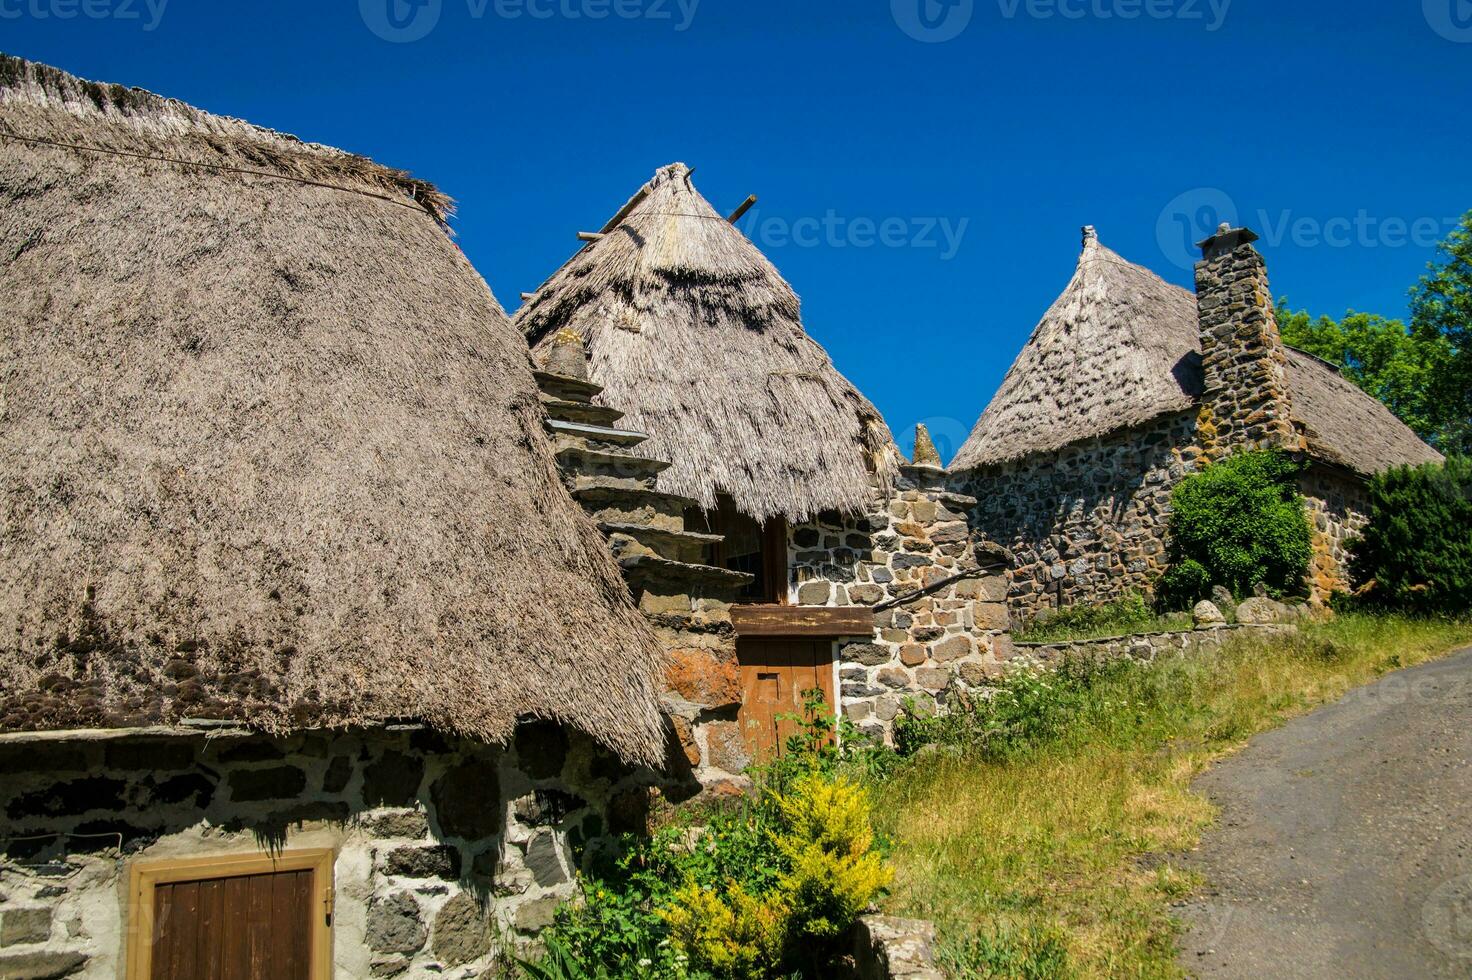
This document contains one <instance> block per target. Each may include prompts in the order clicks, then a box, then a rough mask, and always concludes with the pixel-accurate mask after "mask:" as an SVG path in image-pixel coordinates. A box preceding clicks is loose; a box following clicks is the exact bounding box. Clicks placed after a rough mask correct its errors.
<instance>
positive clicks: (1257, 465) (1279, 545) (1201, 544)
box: [1160, 450, 1313, 609]
mask: <svg viewBox="0 0 1472 980" xmlns="http://www.w3.org/2000/svg"><path fill="white" fill-rule="evenodd" d="M1302 469H1303V467H1302V464H1300V463H1298V462H1296V461H1294V460H1293V459H1292V458H1290V457H1289V456H1288V455H1287V454H1286V453H1282V452H1279V451H1277V450H1261V451H1257V452H1248V453H1239V454H1238V455H1235V456H1229V457H1228V458H1226V459H1223V460H1221V461H1220V462H1217V463H1213V464H1212V465H1210V466H1208V467H1207V468H1206V469H1204V470H1202V471H1201V472H1200V473H1196V474H1193V475H1191V476H1188V477H1187V478H1186V479H1184V480H1182V481H1181V482H1180V484H1178V485H1177V486H1176V488H1175V491H1174V492H1173V493H1172V494H1171V507H1172V513H1171V518H1170V555H1169V558H1170V565H1171V567H1170V570H1169V571H1168V572H1167V573H1166V574H1165V577H1164V578H1163V579H1162V581H1161V594H1160V598H1161V601H1162V603H1164V604H1165V605H1167V606H1168V607H1170V608H1178V609H1184V608H1189V607H1190V606H1191V605H1192V604H1193V603H1195V602H1198V601H1200V600H1201V599H1205V598H1207V597H1208V596H1209V594H1210V591H1211V588H1212V587H1213V586H1217V585H1222V586H1226V587H1227V588H1228V589H1230V590H1231V592H1232V594H1233V595H1235V596H1237V597H1238V598H1242V597H1245V596H1249V595H1251V594H1252V593H1253V592H1254V591H1255V590H1256V589H1257V587H1258V586H1259V585H1261V586H1264V587H1266V588H1267V590H1268V592H1269V593H1270V594H1272V595H1275V596H1277V597H1280V598H1281V597H1283V596H1296V595H1301V594H1302V593H1303V589H1304V578H1305V576H1306V575H1307V573H1308V564H1309V560H1310V558H1312V556H1313V532H1312V529H1311V528H1310V527H1309V522H1308V515H1307V513H1306V512H1305V511H1304V504H1303V497H1302V496H1301V495H1300V494H1299V492H1298V475H1299V473H1301V472H1302Z"/></svg>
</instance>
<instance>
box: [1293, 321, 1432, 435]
mask: <svg viewBox="0 0 1472 980" xmlns="http://www.w3.org/2000/svg"><path fill="white" fill-rule="evenodd" d="M1278 329H1279V331H1280V332H1281V333H1282V335H1283V341H1284V343H1287V344H1289V345H1291V346H1293V347H1297V348H1298V349H1299V350H1303V351H1307V352H1308V353H1310V354H1314V355H1316V356H1318V357H1322V358H1323V359H1324V360H1326V361H1329V362H1330V363H1331V364H1335V365H1337V366H1338V367H1339V368H1340V369H1341V370H1342V371H1343V372H1344V376H1345V377H1346V378H1348V379H1349V380H1351V381H1353V382H1354V383H1355V384H1356V385H1359V387H1361V388H1363V389H1364V390H1365V391H1367V392H1369V393H1370V394H1371V395H1373V396H1374V397H1376V398H1378V399H1380V401H1382V402H1384V403H1385V405H1386V407H1388V408H1389V409H1390V410H1391V411H1392V412H1394V413H1395V415H1396V417H1398V418H1399V419H1400V420H1401V421H1402V422H1404V423H1405V424H1406V425H1408V426H1410V427H1411V428H1412V429H1414V430H1415V432H1416V434H1417V435H1419V436H1420V437H1421V438H1422V439H1425V440H1427V441H1428V442H1439V441H1441V440H1442V439H1444V438H1445V436H1446V429H1447V426H1448V422H1449V420H1448V417H1447V409H1446V402H1445V400H1444V398H1443V397H1442V395H1441V391H1440V389H1441V387H1442V384H1441V378H1442V377H1443V376H1444V375H1445V373H1446V372H1447V370H1448V364H1449V362H1450V360H1451V356H1452V346H1451V344H1450V343H1449V342H1448V341H1447V339H1446V338H1445V337H1443V336H1441V335H1440V334H1437V333H1435V332H1432V331H1411V330H1408V329H1407V328H1406V325H1405V324H1404V323H1402V322H1401V321H1399V320H1387V319H1385V318H1384V317H1383V316H1377V315H1376V314H1374V313H1356V312H1354V311H1353V310H1351V311H1349V312H1348V313H1346V314H1345V315H1344V319H1342V320H1334V319H1333V318H1331V317H1327V316H1321V317H1319V318H1318V319H1317V320H1315V319H1313V318H1312V317H1310V316H1309V314H1308V312H1307V311H1302V310H1301V311H1299V312H1297V313H1294V312H1292V311H1291V310H1290V309H1289V308H1288V301H1287V300H1280V301H1279V303H1278Z"/></svg>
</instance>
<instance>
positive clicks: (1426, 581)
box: [1352, 457, 1472, 613]
mask: <svg viewBox="0 0 1472 980" xmlns="http://www.w3.org/2000/svg"><path fill="white" fill-rule="evenodd" d="M1352 549H1353V555H1354V562H1353V575H1354V580H1355V584H1356V585H1357V586H1359V587H1360V588H1361V589H1362V590H1363V594H1364V595H1365V597H1366V599H1367V600H1369V601H1370V602H1372V603H1378V604H1381V605H1386V606H1391V607H1394V608H1398V609H1403V610H1409V611H1414V612H1438V613H1466V612H1468V611H1469V610H1472V460H1469V459H1466V458H1458V457H1452V458H1451V459H1449V460H1447V462H1446V464H1445V465H1438V464H1428V465H1426V466H1417V467H1399V468H1397V469H1393V470H1390V471H1389V472H1386V473H1382V474H1380V475H1379V476H1377V477H1375V478H1374V479H1372V480H1371V481H1370V525H1369V527H1368V528H1366V529H1365V533H1364V535H1363V537H1361V538H1360V539H1359V540H1358V541H1356V542H1354V543H1353V545H1352Z"/></svg>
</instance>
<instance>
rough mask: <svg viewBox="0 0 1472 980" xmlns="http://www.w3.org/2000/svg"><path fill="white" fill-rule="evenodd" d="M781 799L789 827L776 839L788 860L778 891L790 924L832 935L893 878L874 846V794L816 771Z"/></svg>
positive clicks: (811, 932) (809, 932)
mask: <svg viewBox="0 0 1472 980" xmlns="http://www.w3.org/2000/svg"><path fill="white" fill-rule="evenodd" d="M775 803H776V807H777V811H778V813H779V814H780V815H781V821H780V823H781V825H782V827H783V829H782V830H779V831H777V832H775V833H774V835H773V838H774V840H773V843H774V844H775V845H776V847H777V850H778V851H779V852H780V853H781V854H782V856H783V857H784V858H786V859H787V864H788V869H787V870H786V871H784V872H783V873H782V875H781V877H780V878H779V879H778V883H777V890H778V893H779V894H780V895H781V896H782V897H783V900H784V903H785V904H786V905H787V907H788V911H789V917H790V922H791V925H792V927H793V928H794V931H796V932H798V933H800V934H802V935H805V936H811V937H816V938H823V939H829V938H834V937H836V936H838V935H839V934H841V933H842V932H843V931H844V930H845V929H847V928H848V927H849V925H851V924H852V923H853V921H854V919H856V918H857V917H858V916H859V915H860V913H862V912H863V911H864V909H865V908H867V907H868V905H869V903H870V902H872V901H873V900H874V898H875V897H876V896H877V895H878V894H879V893H880V892H881V891H883V890H884V888H886V887H887V886H888V885H889V883H890V882H891V881H892V880H893V879H894V871H893V870H892V869H891V868H888V867H886V866H885V864H884V860H883V858H882V857H881V856H880V854H879V852H878V851H876V850H875V849H874V831H873V829H872V826H871V824H870V804H869V794H868V793H866V792H865V791H864V789H863V787H861V786H858V785H857V784H855V783H852V782H850V781H849V780H847V779H845V778H843V777H841V776H840V777H837V778H829V777H825V776H823V775H822V774H820V773H816V772H815V773H810V774H808V775H806V776H802V777H800V778H798V779H797V781H796V782H795V783H794V784H793V787H792V789H791V790H790V791H789V792H787V793H784V794H782V795H780V796H777V797H776V799H775Z"/></svg>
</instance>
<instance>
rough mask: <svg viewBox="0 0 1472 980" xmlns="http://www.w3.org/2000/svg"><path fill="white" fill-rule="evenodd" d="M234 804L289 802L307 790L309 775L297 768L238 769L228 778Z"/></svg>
mask: <svg viewBox="0 0 1472 980" xmlns="http://www.w3.org/2000/svg"><path fill="white" fill-rule="evenodd" d="M227 783H228V785H229V787H230V799H231V801H232V802H234V803H251V802H254V801H257V800H289V799H291V798H292V797H295V796H300V795H301V794H302V791H303V790H305V789H306V788H307V774H306V773H304V772H302V771H301V770H300V769H298V768H296V767H295V766H272V767H271V768H269V769H236V770H235V771H233V772H232V773H230V775H229V777H228V778H227Z"/></svg>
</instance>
